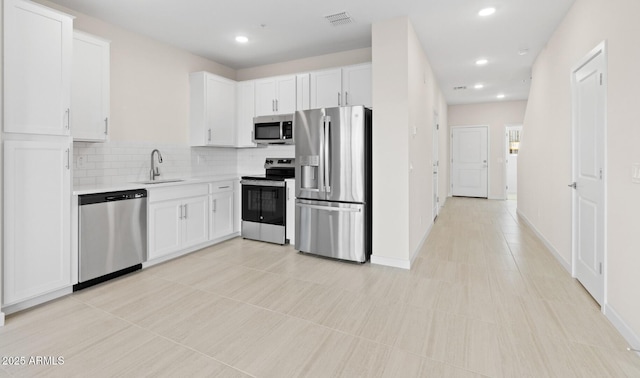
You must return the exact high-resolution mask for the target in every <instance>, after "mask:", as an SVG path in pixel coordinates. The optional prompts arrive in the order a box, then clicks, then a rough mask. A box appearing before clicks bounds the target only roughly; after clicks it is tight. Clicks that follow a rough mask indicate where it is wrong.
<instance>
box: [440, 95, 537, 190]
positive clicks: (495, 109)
mask: <svg viewBox="0 0 640 378" xmlns="http://www.w3.org/2000/svg"><path fill="white" fill-rule="evenodd" d="M526 108H527V102H526V101H504V102H502V101H501V102H491V103H484V104H469V105H451V106H449V126H450V127H452V126H489V198H490V199H505V197H506V193H505V188H506V181H505V180H506V178H505V177H504V168H505V162H504V158H505V155H504V150H505V145H504V143H505V142H504V140H505V137H504V132H505V129H504V127H505V126H506V125H508V124H512V125H521V124H522V123H523V121H524V114H525V110H526ZM524 134H526V131H525V132H524Z"/></svg>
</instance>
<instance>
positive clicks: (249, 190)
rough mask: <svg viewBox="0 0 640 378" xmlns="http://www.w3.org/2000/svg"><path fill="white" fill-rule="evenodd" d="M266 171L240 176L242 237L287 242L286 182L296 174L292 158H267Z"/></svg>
mask: <svg viewBox="0 0 640 378" xmlns="http://www.w3.org/2000/svg"><path fill="white" fill-rule="evenodd" d="M264 168H265V174H264V175H258V176H243V177H242V180H241V181H240V184H242V228H241V234H242V237H243V238H246V239H254V240H261V241H266V242H269V243H276V244H287V243H289V240H287V238H286V230H287V184H286V182H285V179H289V178H293V177H294V176H295V159H293V158H267V159H266V161H265V163H264Z"/></svg>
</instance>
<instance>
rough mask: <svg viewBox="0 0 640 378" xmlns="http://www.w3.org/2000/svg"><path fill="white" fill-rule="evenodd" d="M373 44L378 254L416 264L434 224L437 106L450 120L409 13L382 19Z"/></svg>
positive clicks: (385, 260) (376, 257) (382, 259)
mask: <svg viewBox="0 0 640 378" xmlns="http://www.w3.org/2000/svg"><path fill="white" fill-rule="evenodd" d="M372 46H373V47H372V49H373V52H372V57H373V59H372V60H373V108H374V109H375V112H374V117H373V256H372V258H371V261H372V262H373V263H378V264H384V265H392V266H398V267H404V268H409V267H410V265H411V259H412V258H413V257H414V256H415V254H416V253H417V251H418V249H419V247H420V245H421V243H422V242H423V241H424V239H425V238H426V236H427V234H428V232H429V230H430V227H431V225H432V223H433V221H432V219H431V216H430V214H431V208H432V193H433V187H432V171H431V151H432V130H433V113H434V111H437V112H438V113H439V114H440V123H441V124H443V125H445V124H446V103H445V101H444V99H443V97H442V93H441V91H440V89H439V87H438V85H437V83H436V81H435V78H434V75H433V72H432V70H431V67H430V66H429V62H428V59H427V57H426V55H425V53H424V51H423V49H422V45H421V44H420V41H419V40H418V38H417V36H416V34H415V31H414V29H413V26H412V25H411V22H410V21H409V19H408V18H406V17H401V18H395V19H392V20H387V21H382V22H378V23H375V24H374V25H373V27H372ZM443 135H444V136H445V138H446V134H445V133H441V134H440V137H441V139H442V137H443ZM445 152H446V150H443V151H441V153H445ZM441 156H442V155H441ZM441 160H442V159H441Z"/></svg>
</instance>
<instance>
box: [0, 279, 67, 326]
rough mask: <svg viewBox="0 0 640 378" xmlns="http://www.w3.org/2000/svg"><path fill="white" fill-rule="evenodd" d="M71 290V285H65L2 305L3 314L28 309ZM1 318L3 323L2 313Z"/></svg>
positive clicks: (62, 295)
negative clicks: (23, 299)
mask: <svg viewBox="0 0 640 378" xmlns="http://www.w3.org/2000/svg"><path fill="white" fill-rule="evenodd" d="M72 292H73V288H72V287H71V286H69V287H65V288H63V289H60V290H56V291H53V292H51V293H47V294H44V295H40V296H38V297H35V298H31V299H28V300H26V301H22V302H18V303H16V304H12V305H8V306H4V307H2V311H4V313H5V314H7V315H10V314H13V313H14V312H18V311H22V310H26V309H28V308H30V307H33V306H37V305H39V304H43V303H45V302H49V301H52V300H54V299H58V298H60V297H64V296H65V295H68V294H71V293H72ZM2 318H3V319H2V322H1V323H0V324H2V323H4V315H2Z"/></svg>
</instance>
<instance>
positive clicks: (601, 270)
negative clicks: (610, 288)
mask: <svg viewBox="0 0 640 378" xmlns="http://www.w3.org/2000/svg"><path fill="white" fill-rule="evenodd" d="M600 274H602V263H600Z"/></svg>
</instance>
